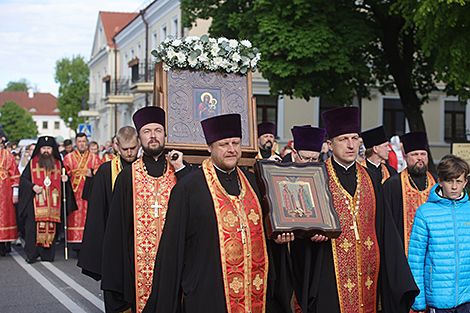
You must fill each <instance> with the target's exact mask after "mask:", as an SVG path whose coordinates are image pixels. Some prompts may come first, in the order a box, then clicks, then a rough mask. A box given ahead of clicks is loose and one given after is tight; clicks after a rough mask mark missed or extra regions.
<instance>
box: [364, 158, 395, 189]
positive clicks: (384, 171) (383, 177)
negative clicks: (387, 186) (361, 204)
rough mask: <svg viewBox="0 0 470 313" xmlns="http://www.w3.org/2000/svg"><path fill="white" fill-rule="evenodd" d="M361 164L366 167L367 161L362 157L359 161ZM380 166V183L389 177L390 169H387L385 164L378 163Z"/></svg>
mask: <svg viewBox="0 0 470 313" xmlns="http://www.w3.org/2000/svg"><path fill="white" fill-rule="evenodd" d="M361 165H362V166H364V167H367V161H366V160H365V159H364V161H362V162H361ZM380 166H381V167H382V181H381V183H382V184H383V183H385V181H386V180H387V179H389V178H390V171H389V170H388V168H387V166H385V164H383V163H380Z"/></svg>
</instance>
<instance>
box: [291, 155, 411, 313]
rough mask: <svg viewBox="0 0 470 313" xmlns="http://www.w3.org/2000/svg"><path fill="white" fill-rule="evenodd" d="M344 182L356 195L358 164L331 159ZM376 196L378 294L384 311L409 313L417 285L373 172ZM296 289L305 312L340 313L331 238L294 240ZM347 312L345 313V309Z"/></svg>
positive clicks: (292, 245)
mask: <svg viewBox="0 0 470 313" xmlns="http://www.w3.org/2000/svg"><path fill="white" fill-rule="evenodd" d="M332 163H333V167H334V168H335V171H336V173H337V176H338V179H339V181H340V183H341V185H342V186H343V187H344V188H345V189H346V190H347V191H348V192H349V193H350V194H354V192H355V190H356V187H357V180H356V175H355V166H360V165H353V166H352V167H351V168H349V169H348V170H345V169H344V168H343V167H341V166H340V165H338V164H337V163H336V162H335V161H334V160H332ZM368 173H369V175H370V177H371V178H372V182H373V186H374V191H375V198H376V219H375V228H376V235H377V240H378V242H379V249H380V272H379V282H378V294H380V297H381V304H382V312H386V313H396V312H403V313H405V312H406V313H408V312H409V310H410V307H411V305H412V304H413V302H414V298H415V297H416V295H417V294H418V288H417V286H416V284H415V282H414V280H413V276H412V274H411V271H410V268H409V266H408V262H407V260H406V257H405V253H404V250H403V245H402V244H401V242H400V239H399V236H398V233H397V229H396V227H395V224H394V222H393V220H392V216H391V213H390V209H389V208H388V207H387V206H386V205H384V203H383V195H382V184H381V183H380V180H379V178H378V177H377V176H376V175H374V174H372V175H371V174H370V172H369V171H368ZM291 256H292V262H293V272H294V289H295V292H296V297H297V300H298V302H299V305H300V306H301V307H302V310H303V312H304V313H313V312H316V313H323V312H329V313H330V312H331V313H336V312H340V307H339V302H338V292H337V287H336V278H335V277H336V276H335V269H334V263H333V253H332V248H331V241H330V240H328V241H326V242H321V243H315V242H312V241H311V240H310V239H308V238H307V239H298V238H297V239H295V240H294V241H293V242H292V243H291ZM344 313H345V312H344Z"/></svg>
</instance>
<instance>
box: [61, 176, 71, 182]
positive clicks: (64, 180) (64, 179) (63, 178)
mask: <svg viewBox="0 0 470 313" xmlns="http://www.w3.org/2000/svg"><path fill="white" fill-rule="evenodd" d="M60 179H61V180H62V182H63V183H66V182H67V181H68V180H69V177H68V176H67V175H60Z"/></svg>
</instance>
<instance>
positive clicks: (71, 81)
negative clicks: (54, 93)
mask: <svg viewBox="0 0 470 313" xmlns="http://www.w3.org/2000/svg"><path fill="white" fill-rule="evenodd" d="M89 75H90V70H89V69H88V65H87V64H86V62H85V60H84V58H83V57H82V56H80V55H78V56H76V57H72V59H71V60H70V59H68V58H62V59H61V60H58V61H57V62H56V67H55V77H54V79H55V82H56V83H59V98H58V100H57V108H58V109H59V111H60V112H59V116H60V118H62V120H64V122H65V123H66V124H67V125H68V126H69V127H70V128H71V129H73V130H76V129H77V128H78V124H80V123H84V121H85V119H84V118H83V117H78V112H79V111H81V110H82V101H85V102H86V101H87V100H88V90H89ZM69 118H71V122H69Z"/></svg>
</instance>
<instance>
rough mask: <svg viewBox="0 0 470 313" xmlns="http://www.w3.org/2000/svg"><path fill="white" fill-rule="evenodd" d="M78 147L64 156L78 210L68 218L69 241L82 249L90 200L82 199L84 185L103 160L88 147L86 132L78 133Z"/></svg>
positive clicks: (75, 247)
mask: <svg viewBox="0 0 470 313" xmlns="http://www.w3.org/2000/svg"><path fill="white" fill-rule="evenodd" d="M75 145H76V146H77V149H75V150H74V151H72V152H71V153H69V154H67V155H66V156H65V157H64V166H65V169H66V170H67V174H68V175H69V177H70V179H71V184H72V189H73V192H74V195H75V200H76V202H77V207H78V210H76V211H74V212H72V213H70V215H69V216H68V218H67V242H68V243H71V244H73V245H72V249H73V250H75V251H77V253H78V251H79V250H80V244H81V242H82V238H83V230H84V228H85V220H86V213H87V207H88V201H87V200H84V199H82V194H83V187H84V185H85V179H86V177H87V176H90V175H92V174H91V173H92V171H94V170H96V169H98V167H99V166H100V164H101V162H100V159H99V157H98V156H97V155H96V154H94V153H90V151H88V149H87V145H88V139H87V137H86V134H84V133H78V134H77V136H76V139H75Z"/></svg>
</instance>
